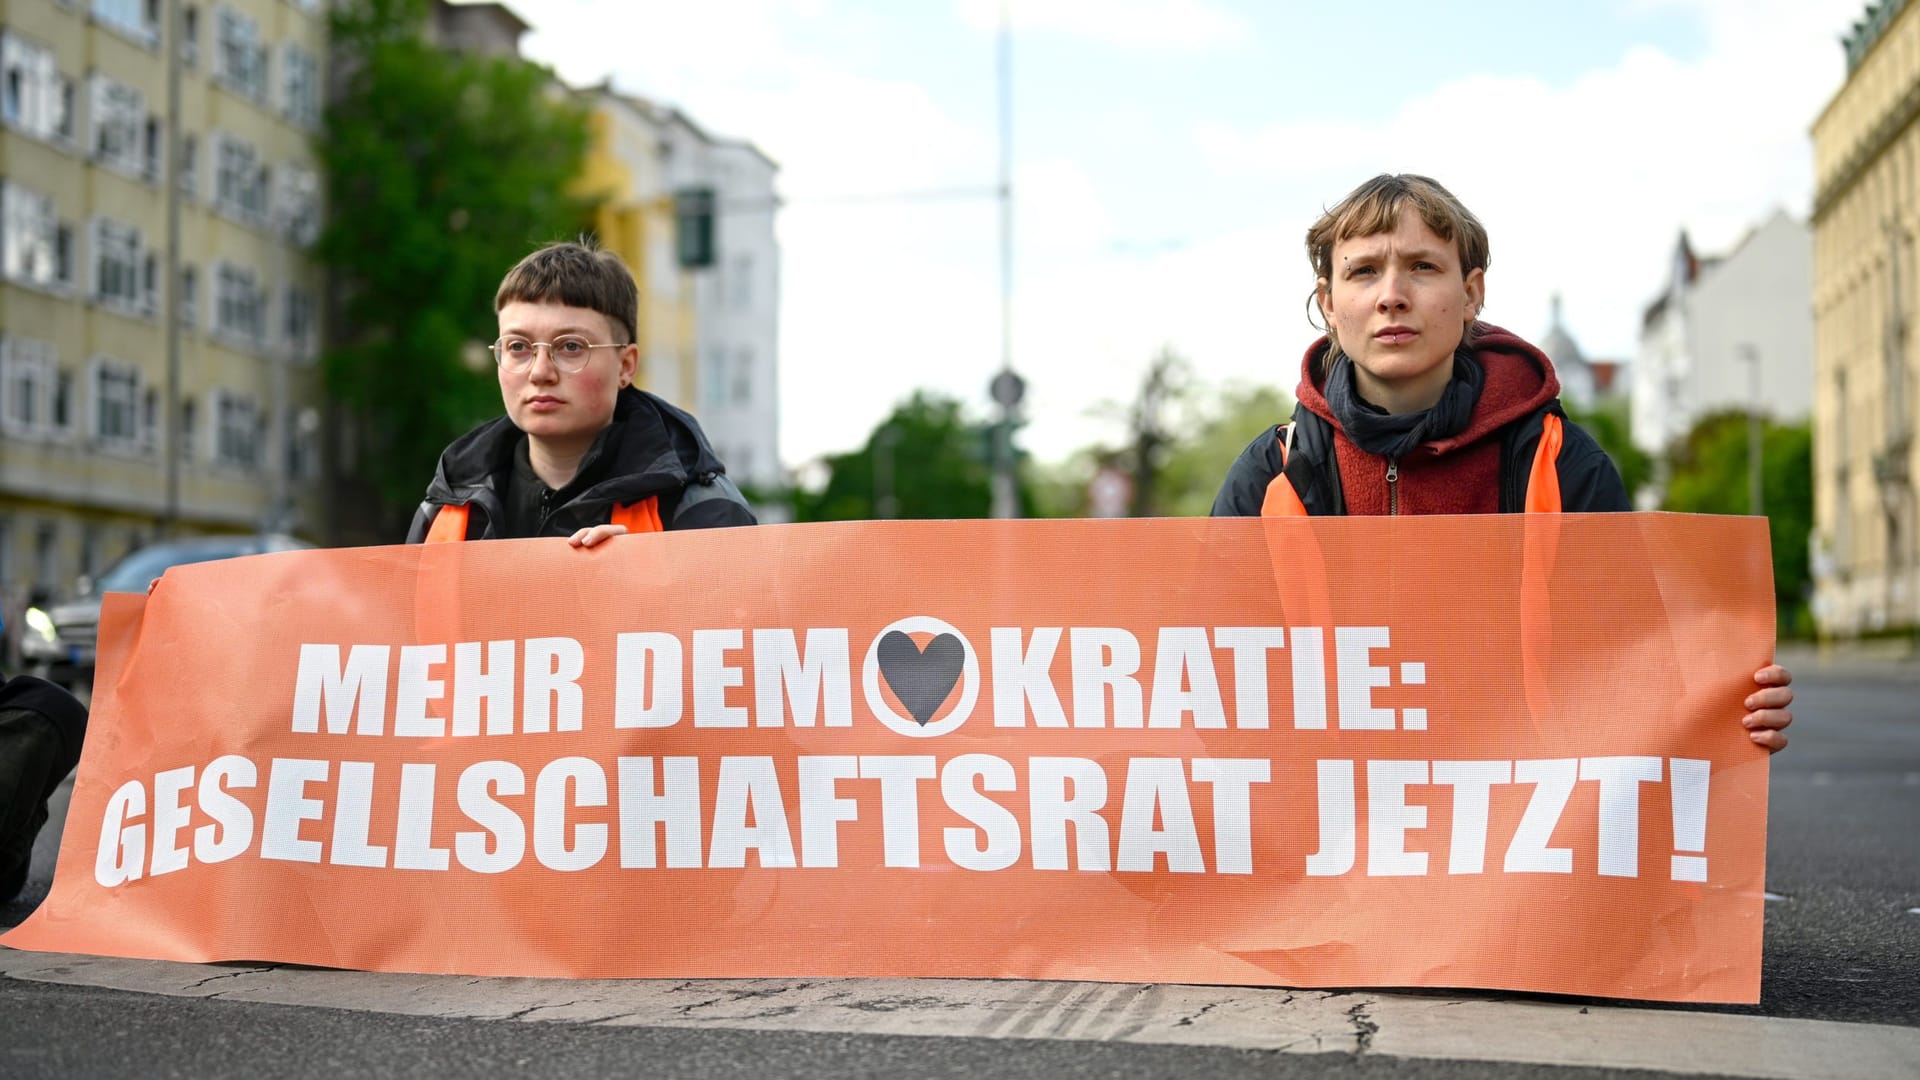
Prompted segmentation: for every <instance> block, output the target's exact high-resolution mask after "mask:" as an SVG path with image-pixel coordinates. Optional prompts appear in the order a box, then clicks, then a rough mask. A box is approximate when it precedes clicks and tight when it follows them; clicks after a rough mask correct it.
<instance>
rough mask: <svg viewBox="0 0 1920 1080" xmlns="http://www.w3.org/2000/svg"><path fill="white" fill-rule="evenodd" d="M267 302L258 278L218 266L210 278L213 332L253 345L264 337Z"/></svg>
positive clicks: (234, 267) (228, 264) (246, 270)
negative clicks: (211, 280) (211, 284)
mask: <svg viewBox="0 0 1920 1080" xmlns="http://www.w3.org/2000/svg"><path fill="white" fill-rule="evenodd" d="M266 307H267V298H266V291H265V290H264V289H263V288H262V287H261V285H260V278H259V275H257V274H255V273H254V272H253V271H252V270H248V269H245V268H243V267H239V266H234V265H232V264H230V263H222V264H221V265H220V266H219V267H218V268H217V269H216V270H215V271H214V277H213V329H214V331H215V332H216V333H219V334H222V335H225V336H227V337H229V338H237V339H242V340H244V341H246V342H247V343H249V344H254V345H257V344H259V343H260V342H261V340H262V339H263V338H265V337H266V330H267V321H266V314H267V312H266Z"/></svg>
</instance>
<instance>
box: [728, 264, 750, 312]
mask: <svg viewBox="0 0 1920 1080" xmlns="http://www.w3.org/2000/svg"><path fill="white" fill-rule="evenodd" d="M727 293H728V297H727V298H728V300H730V301H731V302H732V305H733V309H734V310H735V311H745V310H747V308H748V307H750V306H752V304H753V257H752V256H751V255H735V256H734V257H733V271H732V273H729V274H728V275H727Z"/></svg>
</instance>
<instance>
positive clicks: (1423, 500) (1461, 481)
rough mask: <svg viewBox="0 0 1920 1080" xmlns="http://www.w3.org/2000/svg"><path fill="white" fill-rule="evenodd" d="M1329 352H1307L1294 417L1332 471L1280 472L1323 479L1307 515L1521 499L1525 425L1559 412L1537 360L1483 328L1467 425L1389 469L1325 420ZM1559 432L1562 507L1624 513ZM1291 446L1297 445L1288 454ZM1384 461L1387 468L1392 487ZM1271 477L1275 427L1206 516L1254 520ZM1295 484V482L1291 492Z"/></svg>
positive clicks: (1554, 382) (1616, 488) (1581, 440)
mask: <svg viewBox="0 0 1920 1080" xmlns="http://www.w3.org/2000/svg"><path fill="white" fill-rule="evenodd" d="M1331 347H1332V346H1331V343H1330V342H1329V341H1328V339H1327V338H1326V337H1324V336H1323V337H1321V338H1320V339H1319V340H1317V341H1315V342H1314V343H1313V344H1312V345H1311V346H1309V347H1308V348H1307V352H1306V355H1305V356H1304V357H1303V358H1302V360H1301V372H1300V385H1299V388H1298V389H1297V390H1296V391H1295V394H1296V397H1297V398H1298V400H1299V405H1298V406H1297V408H1296V414H1297V413H1298V412H1300V411H1305V412H1309V413H1311V414H1312V415H1313V416H1316V417H1318V418H1320V419H1321V420H1323V421H1325V423H1326V425H1327V427H1328V429H1329V430H1330V432H1331V434H1332V439H1331V442H1332V449H1333V453H1334V459H1335V463H1336V464H1337V470H1328V469H1326V463H1325V462H1324V461H1311V462H1307V463H1303V465H1301V466H1294V467H1291V468H1288V469H1287V473H1288V475H1289V477H1290V478H1296V477H1299V476H1302V475H1308V474H1310V473H1311V472H1324V473H1326V474H1327V477H1328V480H1329V483H1328V484H1327V485H1324V486H1326V487H1331V488H1332V489H1333V490H1332V491H1331V492H1330V493H1329V492H1325V491H1323V492H1320V493H1319V496H1320V497H1318V498H1310V497H1309V493H1308V492H1302V493H1301V494H1302V498H1303V499H1305V500H1306V502H1307V505H1308V508H1309V511H1310V512H1314V513H1325V512H1331V513H1346V514H1386V513H1388V512H1389V511H1390V509H1391V511H1392V512H1394V513H1400V514H1492V513H1498V512H1500V511H1501V510H1502V509H1503V507H1509V506H1514V505H1518V504H1517V502H1510V501H1509V499H1510V498H1511V495H1509V499H1503V497H1502V494H1503V488H1513V487H1515V485H1516V483H1517V484H1518V485H1519V494H1520V495H1521V496H1524V494H1525V491H1524V483H1525V475H1526V465H1527V463H1528V462H1530V461H1531V460H1532V455H1533V451H1534V446H1535V445H1536V444H1537V443H1538V441H1539V429H1540V426H1539V424H1538V423H1537V422H1532V421H1534V420H1535V418H1537V417H1539V416H1540V415H1542V414H1543V413H1544V412H1546V411H1548V410H1550V409H1552V410H1557V409H1558V407H1559V405H1558V397H1559V393H1560V380H1559V377H1558V376H1556V375H1555V374H1554V371H1553V363H1552V362H1551V361H1550V360H1548V359H1547V357H1546V354H1544V353H1542V352H1541V351H1540V350H1539V349H1536V348H1534V347H1533V346H1532V345H1529V344H1528V343H1527V342H1525V341H1523V340H1521V339H1520V338H1519V337H1518V336H1516V335H1514V334H1511V333H1509V332H1507V331H1505V330H1502V329H1500V328H1499V327H1497V326H1488V325H1483V326H1482V328H1481V333H1480V335H1479V337H1478V338H1476V339H1475V341H1474V343H1473V345H1472V351H1473V356H1474V359H1475V360H1477V361H1479V363H1480V365H1481V368H1482V369H1483V371H1484V372H1485V383H1484V384H1483V386H1482V387H1481V390H1480V397H1479V399H1478V400H1477V401H1476V402H1475V403H1474V408H1473V414H1472V417H1471V418H1470V419H1469V420H1468V423H1467V426H1466V428H1465V429H1464V430H1462V431H1460V432H1459V433H1458V434H1455V435H1450V436H1447V437H1446V438H1443V439H1436V440H1433V441H1431V442H1426V443H1422V444H1421V445H1420V446H1418V447H1417V448H1415V449H1414V451H1413V452H1412V453H1410V454H1407V455H1405V456H1404V457H1402V458H1401V459H1400V460H1399V461H1398V462H1397V463H1389V462H1388V461H1387V459H1386V458H1384V457H1381V456H1379V455H1376V454H1370V453H1368V452H1366V451H1365V450H1362V449H1360V447H1358V446H1356V445H1355V444H1354V443H1353V441H1352V440H1351V439H1349V438H1348V437H1347V434H1346V432H1345V431H1343V430H1342V429H1341V427H1340V423H1339V421H1338V420H1336V419H1334V416H1333V412H1332V410H1331V409H1330V408H1329V407H1328V405H1327V399H1326V395H1325V391H1324V388H1323V383H1322V382H1321V381H1319V380H1316V379H1315V377H1314V370H1313V369H1314V360H1315V359H1316V358H1317V357H1319V356H1320V355H1322V354H1323V353H1325V352H1326V351H1327V350H1328V349H1330V348H1331ZM1302 426H1303V427H1304V426H1305V425H1304V424H1303V425H1302ZM1563 432H1564V436H1563V437H1564V442H1563V444H1562V448H1561V451H1560V456H1559V457H1558V458H1557V459H1556V460H1555V471H1556V472H1557V473H1558V474H1559V477H1560V493H1561V505H1562V508H1563V509H1564V510H1566V511H1569V512H1592V511H1612V510H1630V509H1632V504H1631V502H1630V501H1629V500H1628V498H1627V492H1626V487H1625V485H1624V484H1623V483H1622V482H1621V480H1620V472H1619V470H1618V469H1616V468H1615V467H1614V465H1613V461H1612V459H1610V458H1608V457H1607V454H1606V451H1605V450H1603V449H1601V447H1600V444H1599V443H1597V442H1595V441H1594V439H1593V437H1592V436H1591V435H1588V434H1587V433H1586V432H1585V431H1583V430H1581V429H1580V427H1579V426H1578V425H1576V424H1574V423H1572V422H1571V421H1567V422H1564V423H1563ZM1517 433H1518V434H1519V435H1520V437H1518V438H1516V437H1515V435H1516V434H1517ZM1299 449H1300V444H1299V441H1298V440H1296V443H1295V450H1296V452H1298V451H1299ZM1389 464H1393V465H1395V466H1396V468H1395V472H1396V476H1395V480H1394V483H1393V485H1392V490H1391V491H1390V490H1389V486H1388V480H1387V474H1388V467H1389ZM1280 471H1281V460H1280V444H1279V438H1278V436H1277V430H1276V429H1275V428H1268V429H1266V430H1265V431H1263V432H1261V433H1260V434H1259V435H1258V436H1257V437H1255V438H1254V440H1253V441H1252V442H1251V443H1249V444H1248V445H1247V448H1246V450H1244V451H1242V452H1241V454H1240V457H1239V458H1238V459H1236V460H1235V461H1234V463H1233V465H1232V467H1231V468H1229V469H1228V470H1227V479H1226V482H1225V483H1223V484H1222V485H1221V487H1220V493H1219V495H1217V496H1216V497H1215V499H1214V503H1213V514H1214V516H1215V517H1257V516H1258V515H1259V514H1260V506H1261V502H1262V500H1263V499H1264V498H1265V496H1266V490H1267V485H1268V483H1270V482H1271V481H1272V480H1273V478H1274V477H1275V476H1278V475H1279V474H1280ZM1332 481H1337V483H1333V482H1332ZM1300 486H1301V485H1300V483H1299V481H1298V480H1297V479H1296V480H1295V487H1296V488H1299V487H1300Z"/></svg>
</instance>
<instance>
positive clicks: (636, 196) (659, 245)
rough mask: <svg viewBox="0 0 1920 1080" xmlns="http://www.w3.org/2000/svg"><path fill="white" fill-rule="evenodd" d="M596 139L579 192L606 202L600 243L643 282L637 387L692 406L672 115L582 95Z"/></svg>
mask: <svg viewBox="0 0 1920 1080" xmlns="http://www.w3.org/2000/svg"><path fill="white" fill-rule="evenodd" d="M578 95H579V98H580V100H581V102H582V103H583V104H585V105H586V106H587V107H588V108H589V109H590V110H591V112H590V114H589V117H590V121H591V124H592V131H593V139H592V142H591V144H590V145H589V148H588V150H587V159H586V163H585V166H584V168H583V169H582V171H581V176H580V181H579V184H580V191H581V193H582V194H586V195H590V196H594V197H597V198H598V199H600V200H601V202H600V207H599V210H598V211H597V212H596V214H595V216H594V223H593V224H594V232H595V233H596V234H597V235H598V237H599V240H600V245H601V246H602V247H604V248H606V249H608V250H609V251H612V252H614V253H616V254H618V255H619V256H620V257H621V258H622V259H623V260H625V261H626V264H627V267H628V268H629V269H631V270H632V271H633V276H634V278H635V280H636V281H638V282H639V285H640V327H639V333H640V385H641V386H643V387H644V388H646V389H648V390H651V391H653V392H654V393H656V394H659V395H660V396H662V397H664V398H667V399H668V400H670V401H674V402H676V403H679V404H682V405H685V406H687V407H688V408H694V407H695V403H694V401H693V400H692V398H693V394H694V390H695V387H696V386H697V385H698V379H699V372H698V344H697V339H696V330H697V327H698V322H697V318H698V316H697V313H696V311H695V295H696V294H695V287H694V278H693V274H692V273H691V272H690V271H688V270H686V269H683V268H682V267H681V265H680V260H679V258H678V257H677V251H676V248H675V242H676V233H675V228H674V198H673V189H672V187H671V186H670V184H669V180H668V175H669V174H668V170H667V163H666V161H665V160H664V159H665V156H666V155H665V154H664V153H663V147H667V146H670V145H671V144H670V143H669V142H668V140H667V134H666V125H667V124H669V123H670V122H671V120H670V118H669V117H667V116H666V115H664V114H663V113H662V111H661V110H659V109H658V107H656V106H655V105H653V104H652V103H651V102H648V101H645V100H643V99H640V98H636V97H632V96H629V95H625V94H621V93H618V92H616V91H614V90H613V89H612V88H611V87H609V86H606V85H601V86H596V87H588V88H586V89H584V90H580V91H578Z"/></svg>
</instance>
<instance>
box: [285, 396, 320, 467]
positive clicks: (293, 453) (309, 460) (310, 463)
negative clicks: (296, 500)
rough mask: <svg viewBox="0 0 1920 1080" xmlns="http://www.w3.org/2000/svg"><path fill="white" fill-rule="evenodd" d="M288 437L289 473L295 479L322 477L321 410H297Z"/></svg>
mask: <svg viewBox="0 0 1920 1080" xmlns="http://www.w3.org/2000/svg"><path fill="white" fill-rule="evenodd" d="M289 433H290V434H289V437H288V439H287V475H288V476H290V477H291V478H293V479H294V480H317V479H319V477H320V412H319V410H317V409H312V408H306V409H301V410H300V411H298V412H296V413H295V414H294V416H293V424H292V426H291V427H290V428H289Z"/></svg>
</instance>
